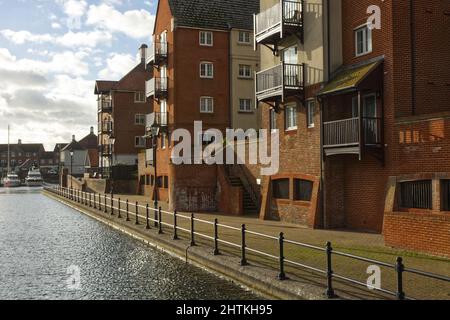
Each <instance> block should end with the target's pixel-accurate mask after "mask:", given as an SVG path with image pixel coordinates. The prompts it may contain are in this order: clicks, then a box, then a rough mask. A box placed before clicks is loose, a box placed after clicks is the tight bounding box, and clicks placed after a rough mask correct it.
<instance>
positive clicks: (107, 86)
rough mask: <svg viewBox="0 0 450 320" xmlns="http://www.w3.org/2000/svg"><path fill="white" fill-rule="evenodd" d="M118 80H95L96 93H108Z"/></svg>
mask: <svg viewBox="0 0 450 320" xmlns="http://www.w3.org/2000/svg"><path fill="white" fill-rule="evenodd" d="M117 83H118V81H109V80H97V81H96V82H95V94H100V93H108V92H110V91H111V90H113V89H114V88H115V86H116V85H117Z"/></svg>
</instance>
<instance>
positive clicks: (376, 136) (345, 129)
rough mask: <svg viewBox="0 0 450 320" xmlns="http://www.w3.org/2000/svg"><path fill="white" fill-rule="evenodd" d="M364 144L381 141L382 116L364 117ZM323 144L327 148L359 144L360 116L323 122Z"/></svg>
mask: <svg viewBox="0 0 450 320" xmlns="http://www.w3.org/2000/svg"><path fill="white" fill-rule="evenodd" d="M362 124H363V131H362V132H363V134H364V144H365V145H377V144H380V143H381V132H382V131H381V130H382V127H381V126H382V121H381V118H370V117H364V118H363V119H362ZM323 126H324V128H323V132H324V133H323V135H324V137H323V141H324V142H323V144H324V147H325V148H332V147H344V146H351V145H358V144H359V143H360V118H359V117H357V118H350V119H344V120H337V121H328V122H324V124H323Z"/></svg>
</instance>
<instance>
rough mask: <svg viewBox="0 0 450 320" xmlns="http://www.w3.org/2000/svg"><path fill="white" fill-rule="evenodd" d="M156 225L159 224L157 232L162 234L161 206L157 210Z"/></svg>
mask: <svg viewBox="0 0 450 320" xmlns="http://www.w3.org/2000/svg"><path fill="white" fill-rule="evenodd" d="M158 225H159V228H158V234H163V229H162V209H161V207H159V210H158Z"/></svg>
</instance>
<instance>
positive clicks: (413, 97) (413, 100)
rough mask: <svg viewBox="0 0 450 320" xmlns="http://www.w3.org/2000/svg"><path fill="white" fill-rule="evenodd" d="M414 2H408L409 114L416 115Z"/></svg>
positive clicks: (411, 0)
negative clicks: (409, 49) (409, 42)
mask: <svg viewBox="0 0 450 320" xmlns="http://www.w3.org/2000/svg"><path fill="white" fill-rule="evenodd" d="M414 8H415V7H414V0H409V10H410V24H411V25H410V30H411V34H410V36H411V40H410V41H411V114H412V115H413V116H414V115H415V114H416V103H417V102H416V45H415V42H416V41H415V40H416V33H415V27H416V21H415V17H414Z"/></svg>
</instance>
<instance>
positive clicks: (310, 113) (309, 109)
mask: <svg viewBox="0 0 450 320" xmlns="http://www.w3.org/2000/svg"><path fill="white" fill-rule="evenodd" d="M315 109H316V101H315V100H313V99H311V100H308V101H306V123H307V125H308V129H312V128H314V127H315V124H314V113H315Z"/></svg>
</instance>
